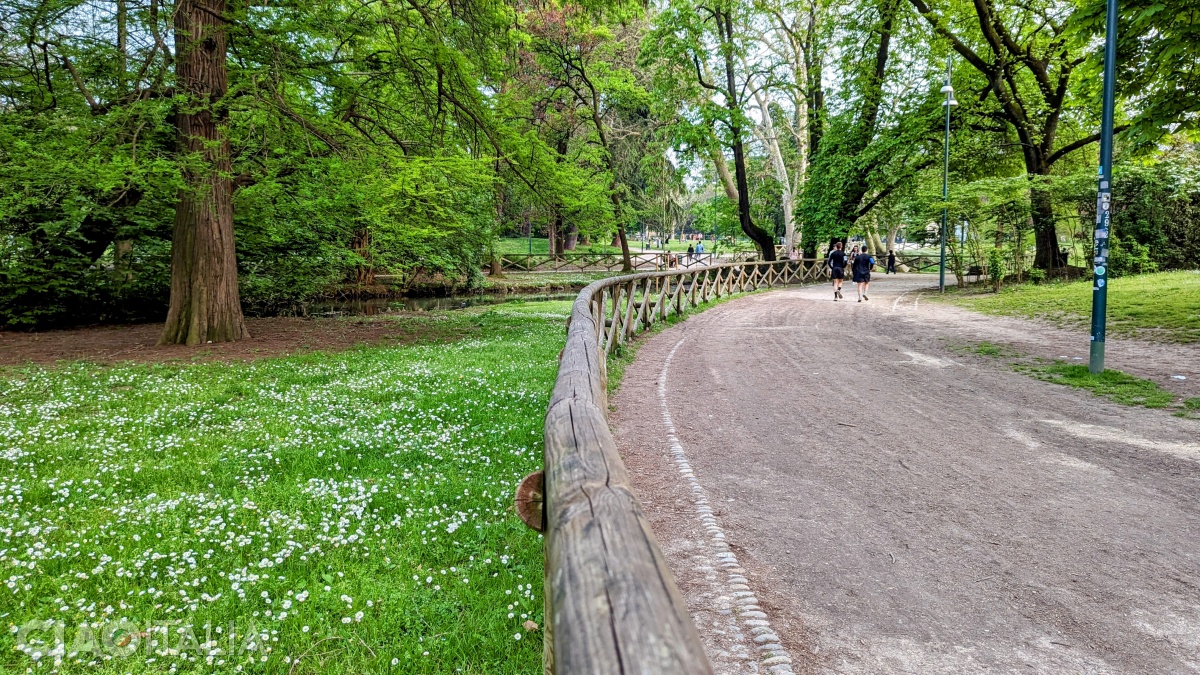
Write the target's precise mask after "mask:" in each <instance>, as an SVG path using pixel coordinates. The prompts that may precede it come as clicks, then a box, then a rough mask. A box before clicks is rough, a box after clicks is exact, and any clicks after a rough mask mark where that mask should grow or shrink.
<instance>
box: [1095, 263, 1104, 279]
mask: <svg viewBox="0 0 1200 675" xmlns="http://www.w3.org/2000/svg"><path fill="white" fill-rule="evenodd" d="M1105 271H1106V270H1105V269H1104V265H1096V276H1098V277H1102V276H1104V272H1105Z"/></svg>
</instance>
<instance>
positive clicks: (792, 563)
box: [610, 275, 1200, 673]
mask: <svg viewBox="0 0 1200 675" xmlns="http://www.w3.org/2000/svg"><path fill="white" fill-rule="evenodd" d="M928 280H929V277H928V276H925V277H920V276H917V275H901V276H900V278H896V277H890V278H879V277H877V281H876V282H875V283H873V284H872V286H873V290H874V291H875V292H874V293H873V294H872V295H871V300H870V301H869V302H865V303H856V302H854V293H853V291H852V288H851V286H852V285H851V284H847V292H846V295H847V297H848V301H842V302H839V303H834V302H833V301H832V293H831V292H830V291H829V287H828V285H820V286H811V287H806V288H800V289H789V290H782V291H772V292H769V293H761V294H756V295H753V296H749V297H746V298H741V299H737V300H733V301H731V302H729V303H727V304H725V305H722V306H720V307H717V308H714V309H711V310H708V311H707V312H705V313H703V314H701V315H698V316H695V317H692V318H689V319H688V320H687V321H685V322H683V323H682V324H679V325H677V326H674V327H672V328H670V329H668V330H666V331H663V332H662V333H659V334H657V335H655V336H652V337H650V338H648V339H646V342H645V343H644V344H643V345H642V346H641V348H640V350H639V352H638V355H637V358H636V359H635V361H634V363H633V364H631V365H630V366H629V367H628V368H627V369H626V371H625V375H624V380H623V383H622V385H621V388H620V390H619V392H618V393H617V395H616V397H615V398H614V399H613V403H614V404H615V406H616V411H615V413H614V414H613V415H612V416H611V417H610V423H611V424H612V426H613V428H614V433H615V436H616V439H617V444H618V447H619V449H620V451H621V452H622V455H623V457H624V459H625V463H626V465H627V466H628V468H629V470H630V472H631V474H632V476H633V480H634V487H635V489H636V490H637V491H638V493H639V496H640V498H641V501H642V504H643V505H644V507H645V508H646V511H647V513H648V516H649V517H650V520H651V523H652V525H653V527H654V531H655V536H656V537H658V539H659V541H660V543H661V544H662V547H663V550H664V553H665V555H666V556H667V559H668V563H669V564H670V566H671V568H672V572H673V574H674V575H675V577H676V580H677V582H678V584H679V586H680V589H681V590H682V592H683V593H684V595H685V597H686V599H687V601H688V606H689V610H690V611H691V613H692V616H693V619H694V620H695V621H696V624H697V626H698V628H699V630H700V633H701V636H702V638H703V639H704V641H705V646H706V649H707V650H708V652H709V658H710V660H711V661H712V662H713V665H714V668H715V669H716V671H717V672H725V673H755V672H764V673H765V672H769V669H770V665H771V664H764V663H762V661H763V659H764V657H768V658H773V659H775V661H774V662H776V663H777V662H779V660H780V652H778V651H776V652H774V655H773V656H768V655H765V654H759V653H758V650H756V649H755V648H754V647H755V644H754V640H755V637H756V634H759V633H762V632H763V629H764V627H765V626H766V625H767V624H765V623H763V624H759V623H756V621H769V627H770V628H769V630H770V631H771V632H772V638H774V636H775V634H777V635H778V639H779V640H781V641H782V644H783V646H784V647H785V648H786V650H787V653H788V655H789V657H790V665H791V668H792V669H794V670H795V672H850V673H857V672H861V673H879V672H921V673H930V672H945V673H970V672H1015V671H1021V672H1083V673H1087V672H1095V673H1101V672H1103V673H1114V672H1126V673H1146V672H1196V671H1200V422H1197V421H1195V420H1187V419H1180V418H1176V417H1172V416H1171V415H1170V414H1169V413H1167V412H1163V411H1154V410H1143V409H1135V408H1128V407H1124V406H1119V405H1116V404H1111V403H1108V402H1106V401H1103V400H1101V399H1098V398H1095V397H1093V396H1091V395H1090V394H1088V393H1086V392H1081V391H1077V390H1073V389H1069V388H1067V387H1062V386H1059V385H1054V384H1050V383H1043V382H1038V381H1036V380H1033V379H1031V378H1030V377H1028V376H1027V375H1024V374H1021V373H1017V372H1013V371H1012V369H1011V368H1009V367H1007V366H1006V365H1005V364H1004V363H1003V362H1000V361H998V360H997V359H994V358H989V357H986V356H979V355H976V354H974V353H973V352H971V351H970V350H969V349H967V348H966V347H967V346H969V345H972V344H977V343H978V342H981V341H984V340H988V341H991V342H994V343H998V344H1002V345H1008V346H1011V347H1013V348H1014V349H1016V350H1018V351H1021V352H1023V353H1027V354H1032V355H1042V356H1047V357H1051V358H1053V357H1058V356H1068V357H1073V356H1079V357H1082V358H1086V356H1087V342H1086V340H1087V337H1086V335H1085V334H1083V333H1082V332H1076V333H1071V332H1067V331H1061V330H1058V329H1053V328H1048V327H1045V326H1043V325H1041V324H1035V323H1032V322H1025V321H1019V320H1015V319H994V318H992V317H986V318H984V317H980V316H979V315H976V314H973V313H971V312H966V311H963V310H959V309H955V308H952V307H947V306H944V305H940V304H935V303H933V302H929V301H928V298H926V299H925V301H922V300H921V292H922V289H924V288H925V287H927V286H928V283H929V281H928ZM1108 352H1109V364H1110V366H1111V367H1115V368H1120V369H1122V370H1126V371H1128V372H1133V373H1135V374H1139V375H1142V376H1146V377H1153V378H1155V379H1157V380H1159V381H1160V382H1161V383H1163V384H1164V385H1166V386H1172V387H1174V388H1176V390H1178V391H1180V392H1181V393H1185V394H1188V395H1193V396H1194V395H1197V394H1196V393H1194V392H1195V387H1196V386H1197V384H1198V383H1200V348H1198V347H1196V346H1183V347H1181V346H1178V345H1173V346H1166V345H1154V344H1148V343H1139V342H1133V341H1110V343H1109V347H1108ZM672 354H673V355H672ZM669 355H671V356H670V360H669V362H668V356H669ZM664 371H665V372H666V377H665V378H664V377H663V373H664ZM1168 371H1169V372H1170V373H1172V374H1174V373H1179V374H1185V375H1187V377H1188V380H1186V381H1183V382H1178V383H1176V382H1174V381H1170V380H1169V377H1167V376H1165V375H1164V373H1167V372H1168ZM1164 380H1165V381H1164ZM673 446H676V447H674V448H673ZM673 450H674V451H673ZM693 479H694V480H693ZM704 507H708V508H707V510H705V508H704ZM705 516H710V517H709V518H707V519H706V518H705ZM714 520H715V522H714ZM714 526H715V527H714ZM718 535H719V536H721V537H723V538H724V540H725V541H726V542H727V543H728V544H729V548H730V549H731V550H732V551H734V552H735V554H736V558H737V560H736V565H737V569H738V570H739V571H738V573H737V575H736V576H737V577H738V578H736V579H733V580H732V581H731V575H730V574H729V573H728V568H729V567H730V560H728V559H720V558H717V557H715V555H714V553H713V549H712V546H711V545H710V544H711V542H712V540H713V537H715V536H718ZM742 581H744V582H745V584H742V583H740V582H742ZM747 592H752V593H754V594H755V595H756V596H757V597H756V601H757V604H756V605H755V606H754V611H755V614H754V616H751V617H747V616H743V614H744V613H743V612H740V611H739V609H740V606H739V602H738V601H739V599H741V598H743V597H744V594H745V593H747ZM759 614H765V616H762V617H760V616H758V615H759Z"/></svg>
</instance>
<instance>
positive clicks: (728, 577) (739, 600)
mask: <svg viewBox="0 0 1200 675" xmlns="http://www.w3.org/2000/svg"><path fill="white" fill-rule="evenodd" d="M685 341H687V338H686V337H684V338H681V339H680V340H679V342H677V343H675V346H674V347H672V348H671V351H670V353H669V354H667V358H666V359H664V361H663V367H662V372H661V373H660V374H659V377H658V402H659V406H660V407H661V409H662V419H663V424H664V425H665V426H666V428H667V443H668V444H669V446H670V450H671V457H672V459H673V460H674V462H675V466H676V468H677V469H678V470H679V475H680V476H682V477H683V479H684V480H685V481H686V482H687V485H688V488H689V489H690V490H691V493H692V502H693V503H694V504H695V507H696V515H697V516H698V517H699V520H700V523H701V524H702V525H703V526H704V529H705V530H706V531H707V532H708V534H709V541H708V548H709V551H710V553H711V555H712V557H713V559H714V561H715V563H716V565H714V567H716V568H717V569H720V570H721V573H723V574H724V575H725V583H724V584H723V585H724V589H725V591H726V592H727V595H728V597H731V598H733V605H734V608H733V611H734V612H735V613H736V614H737V618H738V620H739V621H740V623H741V625H742V627H744V629H745V631H746V632H747V633H749V634H750V635H751V636H752V640H753V642H754V645H755V648H756V649H758V651H759V653H760V658H761V660H760V661H758V665H759V666H763V667H766V668H767V670H768V672H770V673H775V674H777V675H782V674H784V673H792V672H793V671H792V665H791V664H792V657H791V655H790V654H788V651H787V649H786V648H785V647H784V646H783V645H782V644H781V643H780V641H779V636H778V635H776V634H775V631H774V629H772V628H771V624H770V622H769V621H768V620H767V614H766V612H764V611H763V610H762V608H761V607H760V606H759V604H758V598H757V597H756V596H755V595H754V591H751V590H750V586H749V580H748V579H746V576H745V574H746V571H745V570H744V569H742V566H741V563H739V562H738V558H737V554H735V553H734V552H733V550H732V549H730V547H729V544H728V543H727V542H726V541H725V531H724V530H722V529H721V526H720V525H719V524H717V519H716V516H715V515H713V509H712V506H711V505H710V504H709V501H708V496H707V494H706V493H705V491H704V488H703V487H702V486H701V485H700V481H698V480H696V476H695V474H694V473H693V472H692V467H691V464H689V463H688V458H687V452H686V451H685V450H684V448H683V444H682V443H680V442H679V436H678V434H676V432H675V424H674V422H673V421H672V420H671V412H670V410H669V409H668V407H667V381H668V377H667V376H668V374H669V371H670V368H671V360H672V359H673V358H674V357H675V352H676V351H678V350H679V348H680V347H681V346H682V345H683V343H684V342H685ZM718 611H720V610H719V608H718Z"/></svg>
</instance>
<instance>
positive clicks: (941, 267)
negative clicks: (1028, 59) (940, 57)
mask: <svg viewBox="0 0 1200 675" xmlns="http://www.w3.org/2000/svg"><path fill="white" fill-rule="evenodd" d="M942 93H943V94H945V95H946V100H945V102H943V103H942V105H943V106H945V107H946V143H945V147H944V152H943V156H942V236H941V240H942V255H941V258H940V260H939V262H938V292H939V293H945V292H946V226H947V222H948V215H949V214H948V213H947V211H948V208H947V205H946V202H948V201H949V200H950V108H953V107H954V106H956V105H958V101H956V100H954V87H953V86H951V85H950V57H949V56H947V57H946V84H945V85H943V86H942Z"/></svg>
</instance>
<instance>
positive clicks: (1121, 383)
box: [1028, 363, 1175, 408]
mask: <svg viewBox="0 0 1200 675" xmlns="http://www.w3.org/2000/svg"><path fill="white" fill-rule="evenodd" d="M1028 370H1029V372H1030V373H1031V374H1033V375H1034V376H1035V377H1037V378H1038V379H1041V380H1046V381H1047V382H1055V383H1058V384H1065V385H1067V386H1069V387H1077V388H1079V389H1086V390H1088V391H1090V392H1092V393H1093V394H1095V395H1097V396H1103V397H1104V398H1107V399H1109V400H1111V401H1115V402H1116V403H1120V404H1121V405H1129V406H1141V407H1145V408H1165V407H1167V406H1169V405H1171V403H1173V402H1174V401H1175V395H1174V394H1172V393H1171V392H1169V391H1167V390H1165V389H1163V388H1162V387H1160V386H1158V385H1157V384H1156V383H1154V382H1152V381H1150V380H1145V379H1142V378H1140V377H1134V376H1132V375H1129V374H1127V373H1122V372H1121V371H1119V370H1105V371H1104V372H1102V373H1100V374H1099V375H1093V374H1092V373H1091V372H1089V371H1088V367H1087V366H1084V365H1075V364H1070V363H1056V364H1054V365H1050V366H1040V367H1033V368H1029V369H1028Z"/></svg>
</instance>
